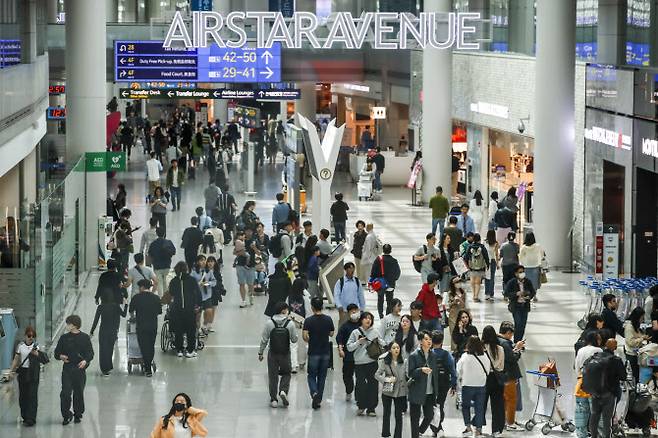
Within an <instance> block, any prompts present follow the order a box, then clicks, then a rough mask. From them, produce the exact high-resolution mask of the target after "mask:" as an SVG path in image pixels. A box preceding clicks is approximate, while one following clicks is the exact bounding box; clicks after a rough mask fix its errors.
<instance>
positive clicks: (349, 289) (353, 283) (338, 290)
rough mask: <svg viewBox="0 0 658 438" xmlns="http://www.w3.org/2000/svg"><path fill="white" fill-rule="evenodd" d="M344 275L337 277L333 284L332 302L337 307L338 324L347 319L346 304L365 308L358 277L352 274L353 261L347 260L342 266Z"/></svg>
mask: <svg viewBox="0 0 658 438" xmlns="http://www.w3.org/2000/svg"><path fill="white" fill-rule="evenodd" d="M343 269H344V270H345V275H344V276H343V277H341V278H339V279H338V281H337V282H336V285H335V286H334V304H336V308H337V309H338V325H339V326H341V325H343V323H344V322H345V321H347V306H349V305H350V304H356V305H357V306H359V309H360V310H361V311H362V312H363V311H365V310H366V298H365V296H364V295H363V288H362V287H361V282H360V281H359V279H358V278H356V277H355V276H354V263H352V262H347V263H345V265H344V266H343Z"/></svg>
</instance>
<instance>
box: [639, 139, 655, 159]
mask: <svg viewBox="0 0 658 438" xmlns="http://www.w3.org/2000/svg"><path fill="white" fill-rule="evenodd" d="M642 154H643V155H648V156H650V157H654V158H658V140H654V139H652V138H643V139H642Z"/></svg>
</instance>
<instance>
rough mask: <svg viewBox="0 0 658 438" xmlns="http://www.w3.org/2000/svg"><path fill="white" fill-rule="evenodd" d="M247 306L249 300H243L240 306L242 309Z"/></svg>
mask: <svg viewBox="0 0 658 438" xmlns="http://www.w3.org/2000/svg"><path fill="white" fill-rule="evenodd" d="M245 307H247V302H246V301H244V300H243V301H242V302H241V303H240V308H241V309H244V308H245Z"/></svg>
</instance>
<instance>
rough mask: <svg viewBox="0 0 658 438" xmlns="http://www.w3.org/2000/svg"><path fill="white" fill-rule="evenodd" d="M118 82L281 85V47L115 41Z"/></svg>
mask: <svg viewBox="0 0 658 438" xmlns="http://www.w3.org/2000/svg"><path fill="white" fill-rule="evenodd" d="M114 60H115V81H117V82H132V81H160V82H179V81H183V80H184V81H186V82H243V83H244V82H280V81H281V45H280V44H275V45H273V46H272V47H271V48H262V49H256V48H253V47H241V48H227V47H219V46H218V45H217V44H212V45H209V46H208V47H200V48H185V47H180V46H179V47H169V48H167V47H163V42H162V41H115V43H114Z"/></svg>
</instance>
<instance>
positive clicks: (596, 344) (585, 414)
mask: <svg viewBox="0 0 658 438" xmlns="http://www.w3.org/2000/svg"><path fill="white" fill-rule="evenodd" d="M600 345H601V335H600V334H599V333H598V331H590V332H588V333H587V334H586V335H585V346H584V347H581V348H580V350H578V353H577V354H576V363H575V369H576V375H577V376H578V380H581V379H582V372H583V364H584V363H585V361H586V360H587V359H589V358H590V357H592V356H594V355H595V354H596V353H600V352H602V351H603V350H602V349H601V347H600ZM574 395H575V397H576V408H575V412H574V418H573V422H574V424H575V425H576V436H577V437H578V438H587V437H588V435H589V433H588V432H589V416H590V414H591V411H592V405H591V400H590V398H591V396H590V395H589V394H587V393H586V392H584V391H583V390H582V389H581V388H580V385H576V392H575V393H574Z"/></svg>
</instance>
